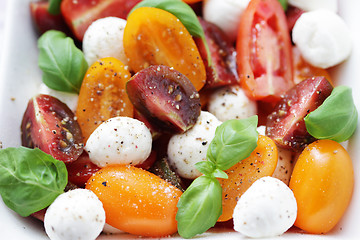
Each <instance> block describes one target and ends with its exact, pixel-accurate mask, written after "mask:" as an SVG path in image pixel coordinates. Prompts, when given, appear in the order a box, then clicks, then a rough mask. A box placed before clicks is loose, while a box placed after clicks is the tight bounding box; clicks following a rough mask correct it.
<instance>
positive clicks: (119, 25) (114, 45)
mask: <svg viewBox="0 0 360 240" xmlns="http://www.w3.org/2000/svg"><path fill="white" fill-rule="evenodd" d="M125 25H126V20H124V19H121V18H117V17H106V18H101V19H98V20H96V21H94V22H93V23H92V24H91V25H90V26H89V27H88V29H87V30H86V31H85V34H84V39H83V52H84V56H85V59H86V61H87V63H88V64H89V66H90V65H92V64H93V63H94V62H95V61H97V60H99V59H100V58H104V57H114V58H116V59H118V60H120V61H121V62H122V63H124V64H125V65H127V63H128V59H127V57H126V55H125V52H124V46H123V37H124V29H125Z"/></svg>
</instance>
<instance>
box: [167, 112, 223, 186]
mask: <svg viewBox="0 0 360 240" xmlns="http://www.w3.org/2000/svg"><path fill="white" fill-rule="evenodd" d="M220 124H221V122H220V121H219V120H218V119H217V118H216V117H215V116H214V115H212V114H211V113H209V112H205V111H201V114H200V116H199V118H198V120H197V122H196V123H195V125H194V127H192V128H191V129H190V130H188V131H186V132H184V133H181V134H176V135H174V136H172V137H171V138H170V141H169V144H168V149H167V153H168V158H169V163H170V165H171V166H172V167H173V169H174V170H175V171H176V172H177V173H178V174H179V175H180V176H181V177H184V178H188V179H194V178H197V177H199V176H200V175H201V173H200V172H199V171H198V170H197V169H196V168H195V164H196V163H198V162H200V161H205V160H206V152H207V149H208V147H209V144H210V142H211V141H212V139H213V138H214V136H215V130H216V128H217V126H219V125H220Z"/></svg>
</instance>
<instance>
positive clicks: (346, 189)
mask: <svg viewBox="0 0 360 240" xmlns="http://www.w3.org/2000/svg"><path fill="white" fill-rule="evenodd" d="M289 187H290V188H291V189H292V190H293V192H294V195H295V198H296V201H297V205H298V215H297V219H296V221H295V226H297V227H299V228H301V229H303V230H305V231H307V232H309V233H314V234H323V233H327V232H329V231H330V230H331V229H332V228H333V227H334V226H335V225H336V224H337V223H338V222H339V220H340V219H341V217H342V216H343V214H344V212H345V210H346V208H347V206H348V205H349V203H350V200H351V196H352V192H353V187H354V170H353V165H352V161H351V158H350V156H349V154H348V153H347V151H346V150H345V149H344V148H343V147H342V146H341V145H340V144H339V143H337V142H334V141H332V140H318V141H316V142H314V143H312V144H310V145H309V146H307V147H306V148H305V149H304V151H303V152H302V153H301V154H300V156H299V159H298V160H297V162H296V164H295V168H294V171H293V173H292V176H291V180H290V184H289Z"/></svg>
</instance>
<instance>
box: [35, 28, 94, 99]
mask: <svg viewBox="0 0 360 240" xmlns="http://www.w3.org/2000/svg"><path fill="white" fill-rule="evenodd" d="M38 48H39V61H38V64H39V67H40V69H41V70H42V71H43V77H42V79H43V82H44V83H45V84H46V85H47V86H48V87H49V88H51V89H54V90H58V91H64V92H74V93H78V92H79V91H80V87H81V83H82V80H83V78H84V75H85V73H86V71H87V68H88V64H87V62H86V60H85V57H84V54H83V52H82V51H81V50H80V49H78V48H77V47H76V46H75V44H74V41H73V40H72V39H71V38H70V37H66V35H65V34H64V33H63V32H60V31H56V30H50V31H47V32H46V33H44V34H43V35H42V36H41V37H40V38H39V40H38Z"/></svg>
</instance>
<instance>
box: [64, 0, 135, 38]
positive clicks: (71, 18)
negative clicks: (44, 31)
mask: <svg viewBox="0 0 360 240" xmlns="http://www.w3.org/2000/svg"><path fill="white" fill-rule="evenodd" d="M140 1H141V0H91V1H90V0H76V1H74V0H63V1H62V2H61V13H62V15H63V16H64V19H65V21H66V23H67V24H68V26H69V27H70V28H71V30H72V32H73V33H74V35H75V36H76V38H77V39H78V40H80V41H82V39H83V37H84V33H85V31H86V29H87V28H88V27H89V26H90V24H91V23H92V22H93V21H95V20H97V19H100V18H104V17H110V16H111V17H119V18H123V19H126V17H127V15H128V14H129V12H130V10H131V9H132V8H133V7H134V6H135V5H136V4H137V3H139V2H140Z"/></svg>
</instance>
